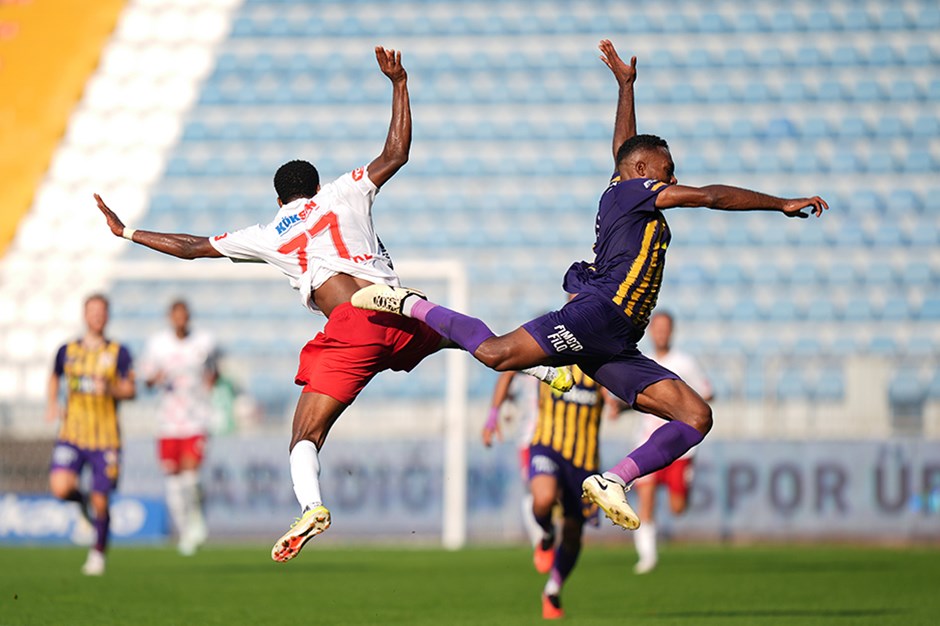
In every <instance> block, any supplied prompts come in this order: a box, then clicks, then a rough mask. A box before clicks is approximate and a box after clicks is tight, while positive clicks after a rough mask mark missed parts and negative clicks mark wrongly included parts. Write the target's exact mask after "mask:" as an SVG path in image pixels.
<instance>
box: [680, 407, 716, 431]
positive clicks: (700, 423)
mask: <svg viewBox="0 0 940 626" xmlns="http://www.w3.org/2000/svg"><path fill="white" fill-rule="evenodd" d="M684 421H685V423H686V424H688V425H689V426H691V427H692V428H694V429H695V430H697V431H699V432H700V433H702V435H703V436H704V435H707V434H708V431H710V430H711V429H712V423H713V420H712V408H711V407H710V406H708V404H707V403H706V402H705V401H704V400H698V401H697V402H695V403H694V404H693V406H692V407H690V408H689V410H688V411H687V412H686V419H685V420H684Z"/></svg>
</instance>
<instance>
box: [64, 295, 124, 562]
mask: <svg viewBox="0 0 940 626" xmlns="http://www.w3.org/2000/svg"><path fill="white" fill-rule="evenodd" d="M107 324H108V300H107V298H105V297H104V296H103V295H101V294H94V295H92V296H89V297H88V298H87V299H86V300H85V326H86V330H85V334H84V335H83V336H82V337H81V338H80V339H76V340H75V341H70V342H69V343H67V344H65V345H63V346H62V347H61V348H59V350H58V352H57V353H56V357H55V365H54V367H53V371H52V376H51V377H50V379H49V390H48V409H47V418H48V419H49V420H50V421H53V420H56V419H60V420H61V425H60V427H59V434H58V437H57V439H56V443H55V447H54V448H53V450H52V463H51V466H50V469H49V487H50V490H51V491H52V495H54V496H55V497H56V498H59V499H61V500H69V501H72V502H76V503H78V505H79V507H80V508H81V512H82V515H83V516H86V517H88V518H90V519H89V521H90V522H91V523H92V524H93V525H94V529H95V544H94V546H93V547H92V549H91V550H89V552H88V558H87V559H86V560H85V564H84V565H83V566H82V573H83V574H86V575H88V576H100V575H102V574H104V570H105V556H104V554H105V550H106V549H107V546H108V529H109V526H110V522H111V517H110V515H109V512H108V504H109V497H110V494H111V492H112V491H114V490H115V489H116V488H117V483H118V474H119V471H120V461H121V434H120V428H119V426H118V414H117V405H118V401H119V400H129V399H131V398H133V397H134V396H135V395H136V389H135V385H134V372H133V369H132V363H131V355H130V352H128V350H127V348H125V347H124V346H122V345H121V344H119V343H117V342H114V341H111V340H109V339H107V338H106V337H105V336H104V331H105V327H106V326H107ZM63 378H64V379H65V391H66V404H65V407H64V409H63V407H62V406H61V405H60V404H59V390H60V381H61V379H63ZM86 465H87V466H89V467H90V468H91V476H92V481H91V493H90V494H89V495H88V497H87V501H86V496H85V494H84V493H82V492H81V490H80V478H81V472H82V469H83V468H84V467H85V466H86ZM88 505H90V507H91V515H89V512H88V510H87V508H86V507H87V506H88Z"/></svg>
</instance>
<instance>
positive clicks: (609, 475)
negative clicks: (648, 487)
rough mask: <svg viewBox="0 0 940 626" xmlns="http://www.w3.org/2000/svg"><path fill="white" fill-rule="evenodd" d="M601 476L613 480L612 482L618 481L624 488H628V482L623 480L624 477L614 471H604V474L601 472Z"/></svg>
mask: <svg viewBox="0 0 940 626" xmlns="http://www.w3.org/2000/svg"><path fill="white" fill-rule="evenodd" d="M601 476H603V477H604V478H606V479H607V480H609V481H612V482H615V483H617V484H618V485H620V486H621V487H623V488H624V489H626V488H627V484H626V483H625V482H623V479H622V478H620V476H617V475H616V474H614V473H613V472H604V473H603V474H601Z"/></svg>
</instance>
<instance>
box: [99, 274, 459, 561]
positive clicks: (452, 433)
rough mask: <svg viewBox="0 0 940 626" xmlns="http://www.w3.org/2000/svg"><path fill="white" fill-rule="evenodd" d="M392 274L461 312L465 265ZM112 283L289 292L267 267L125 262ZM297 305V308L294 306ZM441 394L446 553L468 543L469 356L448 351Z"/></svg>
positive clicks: (444, 539) (113, 277)
mask: <svg viewBox="0 0 940 626" xmlns="http://www.w3.org/2000/svg"><path fill="white" fill-rule="evenodd" d="M395 270H396V271H397V272H398V274H399V276H401V277H402V282H403V283H404V284H406V285H407V284H409V281H417V280H433V281H443V282H444V283H445V284H446V302H447V304H448V306H450V307H452V308H454V309H456V310H461V311H465V310H467V306H468V304H469V302H468V293H469V287H468V280H467V274H466V268H465V266H464V264H463V263H462V262H460V261H458V260H456V259H435V260H428V261H424V260H415V259H405V260H398V261H396V262H395ZM111 278H112V279H113V280H115V281H174V282H180V281H182V282H189V281H192V282H197V281H198V282H204V281H220V282H227V281H231V282H233V283H236V282H238V281H248V280H250V281H259V280H263V281H267V280H270V281H280V282H281V283H283V284H284V288H285V289H286V288H287V279H286V277H285V276H284V275H283V274H282V273H281V272H280V271H278V270H277V269H276V268H274V267H272V266H270V265H267V264H266V263H231V262H224V263H223V262H218V261H216V262H202V261H198V262H196V263H195V264H190V263H181V262H180V261H123V262H121V263H119V264H116V265H115V266H114V267H113V269H112V273H111ZM297 306H300V303H299V302H298V303H297ZM443 358H444V359H445V364H446V368H447V376H446V385H445V389H444V423H443V430H444V432H443V465H444V468H443V469H444V471H443V477H442V478H443V481H442V497H443V502H442V511H443V519H442V525H441V528H442V530H441V543H442V545H443V547H444V548H445V549H448V550H459V549H460V548H462V547H464V545H465V544H466V541H467V437H466V428H467V380H468V375H467V356H466V355H465V354H462V352H461V351H460V350H448V351H447V353H446V354H445V355H443Z"/></svg>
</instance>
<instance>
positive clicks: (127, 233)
mask: <svg viewBox="0 0 940 626" xmlns="http://www.w3.org/2000/svg"><path fill="white" fill-rule="evenodd" d="M136 232H137V230H136V229H134V228H127V227H126V226H125V227H124V232H123V233H121V237H124V238H125V239H127V240H128V241H134V233H136Z"/></svg>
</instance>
